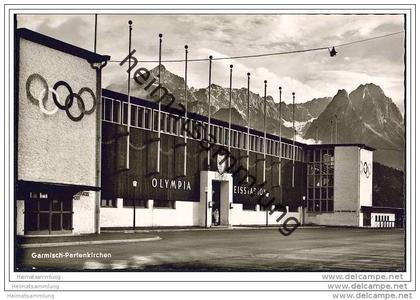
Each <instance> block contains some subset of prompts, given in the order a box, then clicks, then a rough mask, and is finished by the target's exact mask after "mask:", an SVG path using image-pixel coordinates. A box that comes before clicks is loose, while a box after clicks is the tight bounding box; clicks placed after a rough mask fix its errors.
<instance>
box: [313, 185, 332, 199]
mask: <svg viewBox="0 0 420 300" xmlns="http://www.w3.org/2000/svg"><path fill="white" fill-rule="evenodd" d="M319 199H321V200H333V199H334V188H333V187H327V188H325V187H322V188H309V189H308V200H319Z"/></svg>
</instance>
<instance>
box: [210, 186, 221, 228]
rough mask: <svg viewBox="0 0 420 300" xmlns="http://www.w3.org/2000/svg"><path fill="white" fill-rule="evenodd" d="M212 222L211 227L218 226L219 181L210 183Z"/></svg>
mask: <svg viewBox="0 0 420 300" xmlns="http://www.w3.org/2000/svg"><path fill="white" fill-rule="evenodd" d="M212 191H213V195H212V200H213V205H212V213H211V216H212V222H211V224H212V225H213V226H217V225H220V181H215V180H213V181H212Z"/></svg>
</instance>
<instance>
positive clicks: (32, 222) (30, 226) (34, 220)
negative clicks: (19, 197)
mask: <svg viewBox="0 0 420 300" xmlns="http://www.w3.org/2000/svg"><path fill="white" fill-rule="evenodd" d="M25 226H26V228H27V230H38V214H36V213H28V212H25Z"/></svg>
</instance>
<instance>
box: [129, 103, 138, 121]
mask: <svg viewBox="0 0 420 300" xmlns="http://www.w3.org/2000/svg"><path fill="white" fill-rule="evenodd" d="M130 107H131V111H130V119H131V122H130V124H131V126H137V106H136V105H130Z"/></svg>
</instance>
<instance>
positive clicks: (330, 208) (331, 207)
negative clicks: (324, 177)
mask: <svg viewBox="0 0 420 300" xmlns="http://www.w3.org/2000/svg"><path fill="white" fill-rule="evenodd" d="M327 205H328V211H334V202H333V201H332V200H328V202H327Z"/></svg>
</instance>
